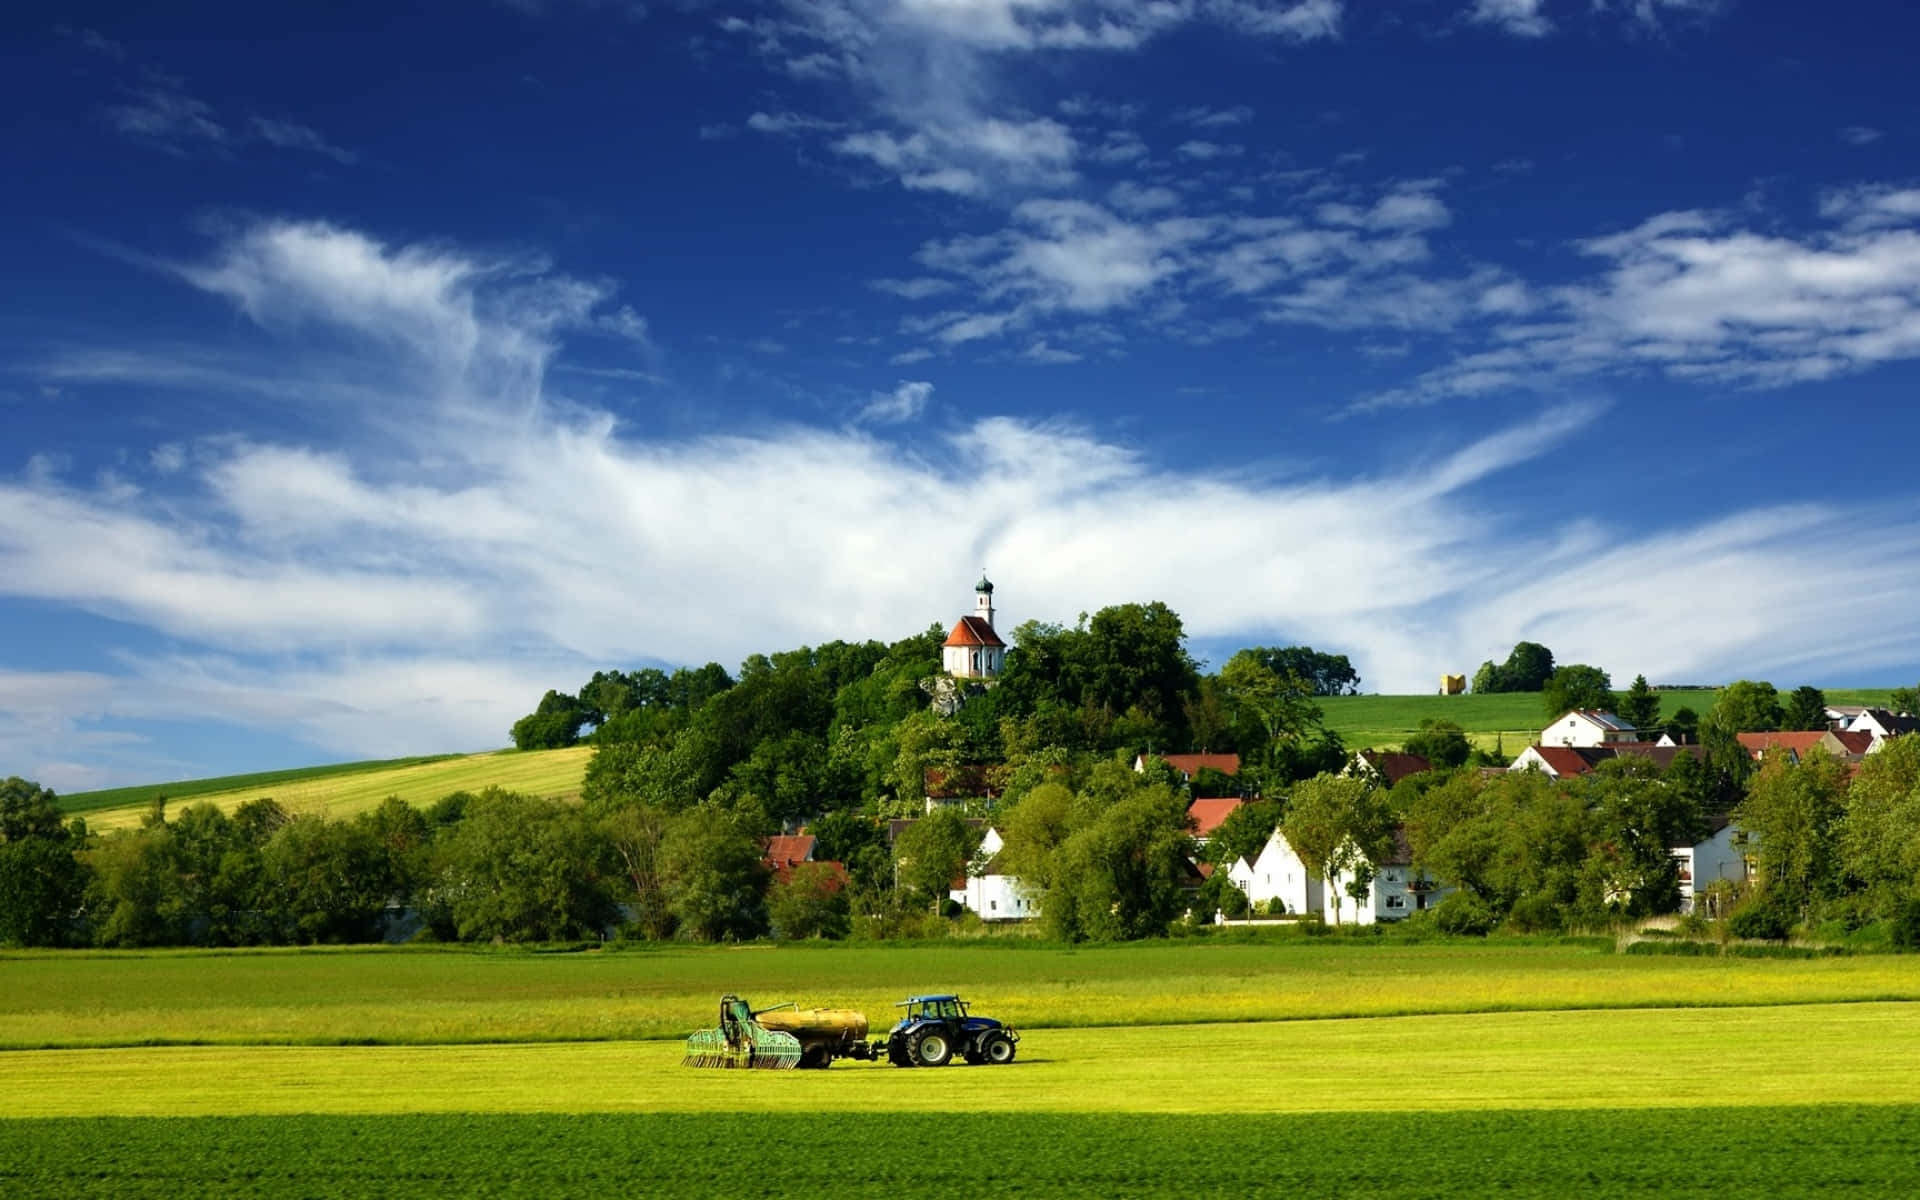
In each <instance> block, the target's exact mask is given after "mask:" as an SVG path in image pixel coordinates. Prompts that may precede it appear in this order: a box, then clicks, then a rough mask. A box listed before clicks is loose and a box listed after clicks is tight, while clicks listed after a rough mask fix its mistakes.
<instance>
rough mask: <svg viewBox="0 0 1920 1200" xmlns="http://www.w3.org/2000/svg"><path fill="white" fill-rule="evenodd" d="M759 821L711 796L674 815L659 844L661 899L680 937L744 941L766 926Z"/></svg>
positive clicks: (763, 863)
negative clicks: (663, 883) (663, 896)
mask: <svg viewBox="0 0 1920 1200" xmlns="http://www.w3.org/2000/svg"><path fill="white" fill-rule="evenodd" d="M763 828H764V827H763V826H762V825H761V824H760V823H759V821H758V819H757V818H756V817H755V816H754V815H753V814H751V813H742V812H737V811H735V810H732V809H729V808H726V807H723V806H721V805H719V804H716V803H713V802H711V801H709V802H707V803H703V804H700V805H698V806H696V807H694V808H692V809H689V810H688V811H686V812H684V813H682V814H680V815H679V816H677V817H675V818H674V819H673V821H672V823H671V824H670V825H669V826H668V828H667V832H666V835H665V837H664V838H662V840H661V843H660V867H661V874H662V876H663V877H664V879H665V881H666V888H667V897H668V900H667V903H668V907H669V909H670V911H671V912H672V913H673V916H674V918H675V919H676V921H677V922H678V925H679V934H680V936H682V937H688V938H692V939H694V940H696V941H702V942H723V941H745V940H748V939H750V938H756V937H759V936H761V935H762V934H764V933H765V932H766V930H767V907H766V896H765V893H766V881H767V867H766V863H765V862H764V861H763V859H762V857H761V850H760V846H761V836H762V831H763Z"/></svg>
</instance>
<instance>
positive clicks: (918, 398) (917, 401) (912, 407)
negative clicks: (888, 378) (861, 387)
mask: <svg viewBox="0 0 1920 1200" xmlns="http://www.w3.org/2000/svg"><path fill="white" fill-rule="evenodd" d="M932 397H933V385H932V384H931V383H928V382H926V381H925V380H906V379H903V380H901V381H900V382H899V383H898V384H896V385H895V386H894V389H893V390H892V391H891V392H875V393H874V395H873V398H872V399H871V400H869V401H867V406H866V407H865V408H863V409H861V410H860V418H859V419H860V420H861V421H862V422H864V423H866V424H870V425H898V424H900V423H902V422H905V421H917V420H919V419H920V414H921V413H923V412H925V411H926V409H927V401H928V400H930V399H932Z"/></svg>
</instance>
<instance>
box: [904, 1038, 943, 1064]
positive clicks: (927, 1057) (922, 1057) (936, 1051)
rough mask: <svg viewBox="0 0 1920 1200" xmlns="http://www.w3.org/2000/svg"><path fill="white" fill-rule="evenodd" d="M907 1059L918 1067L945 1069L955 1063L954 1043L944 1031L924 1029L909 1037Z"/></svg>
mask: <svg viewBox="0 0 1920 1200" xmlns="http://www.w3.org/2000/svg"><path fill="white" fill-rule="evenodd" d="M907 1057H909V1058H911V1059H913V1061H914V1064H915V1065H916V1066H922V1067H944V1066H946V1065H947V1064H948V1063H949V1062H951V1061H953V1042H952V1041H951V1040H950V1039H949V1038H948V1037H947V1033H946V1030H944V1029H922V1030H920V1031H918V1032H916V1033H913V1034H909V1035H908V1037H907Z"/></svg>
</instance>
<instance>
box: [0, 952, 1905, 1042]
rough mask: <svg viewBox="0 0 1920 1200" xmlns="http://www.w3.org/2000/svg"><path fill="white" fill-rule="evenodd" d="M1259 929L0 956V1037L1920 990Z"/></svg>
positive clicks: (654, 1026)
mask: <svg viewBox="0 0 1920 1200" xmlns="http://www.w3.org/2000/svg"><path fill="white" fill-rule="evenodd" d="M1262 937H1263V940H1261V941H1246V942H1225V943H1222V942H1213V941H1207V942H1180V941H1174V942H1158V943H1147V944H1140V945H1132V946H1112V947H1094V948H1060V947H1048V946H1041V945H1035V944H1030V943H1020V942H986V943H978V944H971V943H969V944H948V945H908V946H858V945H817V946H781V947H770V946H759V947H744V948H724V947H664V948H658V949H652V948H647V949H633V950H623V951H587V952H581V953H572V954H543V953H533V952H528V951H518V950H508V951H489V950H478V951H476V950H470V949H444V950H443V949H429V948H393V949H386V950H379V949H357V950H328V951H288V950H266V951H233V952H227V953H212V952H205V951H155V952H151V953H148V954H136V953H123V952H112V953H106V952H99V953H95V952H67V953H62V952H21V953H12V954H4V955H0V1048H49V1047H86V1046H114V1045H118V1046H134V1045H165V1044H217V1045H222V1044H223V1045H246V1044H281V1045H298V1044H308V1045H333V1044H368V1043H379V1044H393V1045H423V1044H454V1043H487V1042H530V1041H585V1040H608V1039H615V1040H617V1039H633V1038H674V1037H680V1036H683V1035H684V1034H685V1033H686V1032H687V1031H688V1030H689V1029H690V1028H692V1027H694V1026H696V1025H701V1024H706V1023H709V1022H710V1020H711V1018H712V1015H713V1011H714V1006H715V1001H716V999H717V997H719V996H720V995H721V994H722V993H724V992H729V991H732V992H740V993H743V994H745V995H746V996H748V997H749V998H750V999H751V1000H753V1001H754V1002H755V1003H757V1004H762V1005H766V1004H773V1003H778V1002H780V1001H786V1000H793V1001H796V1002H798V1003H800V1004H802V1005H823V1004H824V1005H847V1006H852V1007H857V1008H861V1009H864V1010H865V1011H867V1012H868V1013H869V1014H870V1015H872V1016H873V1018H874V1019H875V1020H876V1021H878V1020H880V1019H881V1017H882V1016H883V1015H885V1014H888V1013H890V1012H891V1011H892V1005H893V1003H894V1002H895V1001H897V1000H899V999H900V998H901V997H902V996H904V995H906V994H908V993H909V992H916V991H929V990H938V989H941V988H957V989H962V990H964V991H965V992H966V993H967V994H968V995H970V996H971V997H973V998H974V999H975V1000H976V1001H977V1002H978V1003H979V1004H980V1005H981V1006H982V1010H983V1011H991V1012H993V1013H994V1014H995V1015H998V1016H1001V1017H1003V1018H1005V1019H1007V1020H1009V1021H1012V1022H1014V1023H1015V1024H1016V1025H1019V1026H1022V1027H1026V1028H1045V1027H1056V1028H1064V1027H1088V1026H1120V1025H1166V1024H1191V1023H1198V1022H1235V1021H1255V1020H1260V1021H1272V1020H1301V1019H1312V1018H1326V1017H1367V1016H1391V1015H1409V1014H1422V1013H1462V1012H1498V1011H1522V1010H1544V1009H1577V1008H1637V1007H1656V1008H1665V1007H1701V1006H1707V1007H1726V1006H1758V1005H1774V1004H1808V1003H1842V1002H1847V1001H1873V1000H1920V958H1912V957H1906V956H1860V957H1844V958H1826V959H1750V958H1717V957H1715V958H1680V957H1664V956H1639V955H1622V954H1617V953H1615V952H1614V951H1613V949H1612V947H1611V944H1610V943H1605V942H1597V943H1594V944H1577V945H1568V944H1517V945H1516V944H1512V943H1509V942H1503V941H1500V940H1495V941H1492V942H1488V943H1476V942H1436V943H1426V944H1405V943H1393V942H1384V941H1380V942H1377V941H1371V940H1355V939H1349V938H1344V937H1327V938H1305V937H1301V936H1299V935H1297V934H1295V933H1291V932H1282V931H1271V932H1268V933H1266V934H1264V935H1262Z"/></svg>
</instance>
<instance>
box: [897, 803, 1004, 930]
mask: <svg viewBox="0 0 1920 1200" xmlns="http://www.w3.org/2000/svg"><path fill="white" fill-rule="evenodd" d="M981 836H982V834H981V832H980V831H979V830H976V829H975V828H974V827H973V826H971V825H969V824H968V823H967V822H966V819H965V818H963V817H962V816H961V815H960V814H959V813H958V812H957V811H955V810H953V809H951V808H939V809H935V810H934V811H933V812H931V813H928V814H927V815H926V816H924V817H922V818H920V819H919V820H917V821H915V822H914V823H913V824H911V825H909V826H907V827H906V828H905V829H903V830H901V831H900V835H899V837H898V838H896V839H895V841H894V844H893V860H894V865H895V867H896V869H897V871H898V878H899V882H900V887H901V889H902V890H904V891H906V892H907V893H908V894H909V895H910V896H911V897H912V898H913V899H914V900H915V902H917V903H919V904H921V905H931V906H932V907H933V908H935V909H936V910H937V909H938V908H939V907H940V905H941V904H942V903H943V902H944V901H945V900H946V899H947V898H948V893H949V892H950V891H952V886H953V883H954V881H955V880H957V879H960V878H962V877H964V876H965V875H966V873H967V866H968V864H969V863H971V862H972V861H973V856H974V854H975V853H976V852H977V851H978V850H979V849H980V839H981Z"/></svg>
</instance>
